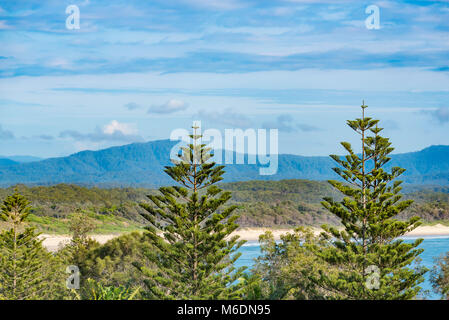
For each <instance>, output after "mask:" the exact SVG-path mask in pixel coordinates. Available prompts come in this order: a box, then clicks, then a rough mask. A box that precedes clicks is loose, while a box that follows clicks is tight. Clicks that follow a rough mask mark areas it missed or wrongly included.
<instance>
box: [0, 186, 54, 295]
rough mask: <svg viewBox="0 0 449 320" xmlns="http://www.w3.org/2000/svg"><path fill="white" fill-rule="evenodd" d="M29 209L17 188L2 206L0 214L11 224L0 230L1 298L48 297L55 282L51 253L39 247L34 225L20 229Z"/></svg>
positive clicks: (40, 241)
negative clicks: (2, 230) (6, 228)
mask: <svg viewBox="0 0 449 320" xmlns="http://www.w3.org/2000/svg"><path fill="white" fill-rule="evenodd" d="M30 209H31V207H30V203H29V201H28V200H27V199H25V197H23V196H22V195H20V194H19V193H18V192H17V191H16V192H15V193H14V194H13V195H10V196H8V197H7V198H6V199H5V200H4V202H3V205H2V206H1V212H0V217H1V219H2V220H4V221H6V222H7V223H8V224H9V225H10V226H11V228H10V229H9V230H6V231H4V232H2V233H0V270H1V272H0V299H6V300H31V299H47V298H49V297H50V296H51V295H52V294H53V293H54V292H52V291H53V290H54V289H56V286H57V285H58V283H57V281H55V279H57V277H56V276H55V272H56V271H57V270H56V269H55V268H53V267H52V265H51V261H53V256H52V255H51V254H50V253H49V252H47V251H46V250H45V248H43V247H42V240H39V239H38V234H37V233H35V231H34V228H26V229H25V230H22V229H23V222H24V221H25V219H26V218H27V216H28V215H29V213H30ZM50 284H51V285H50ZM53 296H54V295H53Z"/></svg>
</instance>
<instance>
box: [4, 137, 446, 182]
mask: <svg viewBox="0 0 449 320" xmlns="http://www.w3.org/2000/svg"><path fill="white" fill-rule="evenodd" d="M176 143H177V142H175V141H170V140H158V141H151V142H147V143H133V144H129V145H125V146H120V147H112V148H108V149H104V150H99V151H83V152H79V153H76V154H73V155H70V156H68V157H62V158H52V159H45V160H41V161H37V162H30V163H15V164H10V165H3V166H0V186H3V187H5V186H10V185H14V184H17V183H23V184H29V185H51V184H57V183H75V184H79V185H96V186H107V187H112V186H142V187H150V188H153V187H158V186H161V185H167V184H172V180H171V179H170V178H169V177H168V176H167V175H166V174H165V173H164V172H163V169H164V166H166V165H169V164H170V161H169V154H170V150H171V149H172V147H173V146H174V145H175V144H176ZM278 161H279V165H278V167H279V168H278V171H277V173H276V174H275V175H271V176H261V175H259V167H260V166H259V165H248V164H243V165H236V164H233V165H226V169H225V170H226V173H225V175H224V178H225V182H233V181H248V180H281V179H308V180H327V179H336V178H337V175H336V174H335V173H334V172H333V171H332V167H334V166H335V164H334V162H333V161H332V160H331V159H330V158H329V157H305V156H297V155H288V154H281V155H279V160H278ZM390 166H400V167H403V168H406V169H407V171H406V173H405V174H404V175H403V180H405V182H406V183H409V184H426V185H439V186H447V185H449V146H431V147H428V148H426V149H424V150H421V151H417V152H410V153H403V154H396V155H393V156H392V161H391V163H390Z"/></svg>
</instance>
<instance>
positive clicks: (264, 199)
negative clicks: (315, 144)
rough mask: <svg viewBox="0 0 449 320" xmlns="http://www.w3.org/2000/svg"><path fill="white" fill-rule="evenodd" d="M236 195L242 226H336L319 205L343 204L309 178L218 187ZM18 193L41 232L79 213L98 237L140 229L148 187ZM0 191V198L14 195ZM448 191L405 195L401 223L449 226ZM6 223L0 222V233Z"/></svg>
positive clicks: (56, 229)
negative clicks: (408, 203)
mask: <svg viewBox="0 0 449 320" xmlns="http://www.w3.org/2000/svg"><path fill="white" fill-rule="evenodd" d="M219 186H220V187H221V188H223V189H224V190H225V191H229V192H231V193H232V198H231V199H230V200H229V203H231V204H233V205H236V206H237V209H236V213H237V214H238V215H240V218H239V219H238V220H237V223H238V224H239V225H240V226H241V227H274V228H276V227H277V228H294V227H296V226H299V225H302V226H320V225H322V224H323V223H326V224H331V225H338V224H339V221H338V219H337V218H336V217H335V216H333V215H331V214H329V212H327V211H326V210H325V209H324V208H323V207H322V205H321V203H320V202H321V200H322V198H323V197H329V196H331V197H333V198H334V199H336V200H341V196H340V195H339V193H338V192H336V191H335V190H333V189H332V188H331V187H330V186H329V184H328V183H327V182H319V181H309V180H281V181H245V182H233V183H224V184H219ZM17 188H18V190H19V192H20V193H21V194H23V195H24V196H25V197H26V198H27V199H29V200H30V201H31V203H32V206H33V208H32V209H31V213H30V215H29V217H28V219H27V223H28V225H30V226H33V227H35V228H36V230H38V231H39V232H43V233H49V234H70V233H71V232H70V230H69V226H68V222H69V221H70V216H71V215H73V214H74V213H76V212H81V213H83V214H85V215H87V216H89V217H90V218H93V219H94V220H95V222H96V229H95V233H99V234H110V233H124V232H130V231H135V230H141V229H142V228H143V226H144V225H145V219H143V218H142V217H141V214H142V213H144V212H145V210H144V209H143V208H141V207H140V206H139V205H138V204H137V203H140V202H142V201H145V199H146V195H147V194H156V192H157V191H156V190H149V189H133V188H126V189H99V188H87V187H81V186H76V185H65V184H60V185H56V186H50V187H44V186H40V187H27V186H24V185H19V186H17ZM13 190H14V189H13V188H7V189H0V198H3V199H4V198H5V197H6V196H7V195H9V194H11V193H12V192H13ZM447 191H449V190H445V189H441V188H438V189H437V190H436V191H434V190H433V189H429V188H421V189H418V190H417V189H416V188H414V189H412V192H410V193H407V194H405V195H404V198H405V199H413V200H414V203H413V204H412V205H411V206H410V207H409V208H407V210H405V212H403V213H401V214H400V215H399V216H398V219H399V220H402V219H407V218H410V217H413V216H419V217H421V218H422V221H423V223H424V224H429V225H432V224H436V223H441V224H446V225H449V192H447ZM4 227H5V224H4V223H2V222H0V230H1V229H2V228H4Z"/></svg>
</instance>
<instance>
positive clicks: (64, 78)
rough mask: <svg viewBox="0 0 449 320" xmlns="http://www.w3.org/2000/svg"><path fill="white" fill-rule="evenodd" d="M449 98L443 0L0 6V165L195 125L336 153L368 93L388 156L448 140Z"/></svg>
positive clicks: (448, 15) (447, 17)
mask: <svg viewBox="0 0 449 320" xmlns="http://www.w3.org/2000/svg"><path fill="white" fill-rule="evenodd" d="M72 4H74V5H77V6H78V7H79V9H80V29H79V30H69V29H67V28H66V23H65V22H66V19H67V17H68V14H66V12H65V11H66V7H67V6H68V5H72ZM369 5H377V6H378V7H379V9H380V29H367V28H366V26H365V19H366V18H367V17H368V16H369V14H366V13H365V9H366V7H368V6H369ZM448 98H449V1H448V0H445V1H443V0H441V1H350V0H341V1H339V0H334V1H330V0H329V1H326V0H317V1H311V0H283V1H281V0H279V1H276V0H270V1H264V0H259V1H255V0H209V1H206V0H175V1H167V0H165V1H163V0H153V1H150V0H149V1H116V0H108V1H93V0H80V1H75V0H71V1H61V0H58V1H56V0H54V1H51V0H50V1H36V0H22V1H20V0H19V1H11V0H2V1H1V2H0V155H17V154H26V155H34V156H40V157H53V156H64V155H68V154H71V153H74V152H78V151H81V150H85V149H90V150H97V149H101V148H105V147H109V146H113V145H122V144H127V143H131V142H138V141H148V140H155V139H167V138H168V137H169V135H170V132H171V131H172V130H173V129H176V128H189V127H190V125H191V123H192V120H201V121H202V123H203V128H217V129H219V130H224V129H225V128H255V129H257V128H273V127H275V128H278V129H279V140H280V141H279V143H280V152H282V153H292V154H302V155H327V154H329V153H341V152H342V149H341V147H339V142H340V141H342V140H346V141H350V142H353V143H357V140H356V138H357V137H356V136H355V135H354V134H352V132H351V130H350V129H348V128H347V127H346V126H345V120H347V119H352V118H355V117H357V116H359V106H360V104H361V101H362V99H364V100H365V102H366V104H367V105H368V106H369V109H368V113H369V115H370V116H373V117H376V118H380V119H381V124H383V126H384V127H385V134H386V135H387V136H389V137H390V138H391V140H392V142H393V144H394V146H395V147H396V152H408V151H416V150H420V149H422V148H425V147H427V146H429V145H433V144H445V145H448V144H449V134H448V132H449V99H448Z"/></svg>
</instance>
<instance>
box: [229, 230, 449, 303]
mask: <svg viewBox="0 0 449 320" xmlns="http://www.w3.org/2000/svg"><path fill="white" fill-rule="evenodd" d="M419 238H423V239H424V241H423V242H422V243H421V245H420V246H419V248H422V249H424V252H423V253H421V254H420V258H421V262H420V265H422V266H424V267H427V268H428V269H432V267H433V266H434V265H435V261H434V259H435V258H437V257H439V256H440V255H442V254H444V253H445V252H447V251H449V236H426V237H419ZM402 239H404V241H406V242H412V241H414V240H416V239H417V237H403V238H402ZM239 252H241V253H242V255H241V256H240V258H239V259H238V260H237V262H236V266H237V267H241V266H247V267H248V268H251V267H252V265H253V264H254V259H255V258H257V257H258V256H259V255H260V254H261V252H260V246H259V243H258V242H253V241H251V242H247V243H245V244H244V245H243V246H242V247H241V248H240V249H239ZM429 278H430V272H427V273H426V275H425V281H424V282H423V283H421V285H420V286H421V287H422V288H423V289H424V290H426V291H427V295H425V296H424V298H425V299H439V298H440V296H439V295H437V294H435V293H434V292H433V291H432V284H431V283H430V281H429Z"/></svg>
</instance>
